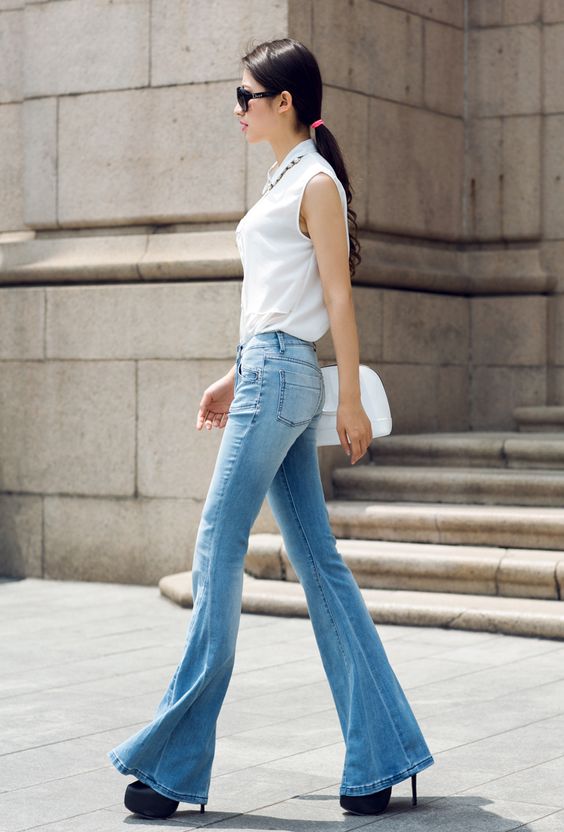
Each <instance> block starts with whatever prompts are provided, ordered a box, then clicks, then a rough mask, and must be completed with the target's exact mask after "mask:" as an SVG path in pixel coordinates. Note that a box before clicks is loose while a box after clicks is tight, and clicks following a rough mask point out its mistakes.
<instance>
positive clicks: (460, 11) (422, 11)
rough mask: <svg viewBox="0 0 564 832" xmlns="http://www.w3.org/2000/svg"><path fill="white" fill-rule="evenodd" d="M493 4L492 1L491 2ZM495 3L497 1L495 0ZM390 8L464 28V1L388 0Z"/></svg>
mask: <svg viewBox="0 0 564 832" xmlns="http://www.w3.org/2000/svg"><path fill="white" fill-rule="evenodd" d="M489 1H490V2H492V0H489ZM493 2H495V0H493ZM387 5H388V6H395V7H396V8H398V9H404V10H405V11H407V12H412V13H413V14H418V15H422V16H423V17H428V18H431V19H433V20H440V21H442V22H443V23H450V24H451V26H458V27H459V28H462V27H463V26H464V2H463V0H423V2H422V0H387Z"/></svg>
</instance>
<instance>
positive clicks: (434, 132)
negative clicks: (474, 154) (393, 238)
mask: <svg viewBox="0 0 564 832" xmlns="http://www.w3.org/2000/svg"><path fill="white" fill-rule="evenodd" d="M369 107H370V111H369V145H368V148H369V150H368V159H367V163H368V164H367V181H368V223H369V227H370V228H371V229H377V230H379V231H388V232H391V233H400V234H415V235H418V236H421V235H423V236H427V237H440V238H441V239H455V238H458V237H459V236H460V233H461V228H462V212H461V204H462V193H461V192H462V182H463V172H462V171H463V160H464V127H463V123H462V121H461V120H460V119H458V118H453V117H451V116H445V115H442V114H440V113H431V112H425V111H424V110H420V109H416V108H414V107H404V106H401V105H399V104H394V103H392V102H389V101H381V100H374V99H371V100H370V103H369ZM398 182H401V187H398Z"/></svg>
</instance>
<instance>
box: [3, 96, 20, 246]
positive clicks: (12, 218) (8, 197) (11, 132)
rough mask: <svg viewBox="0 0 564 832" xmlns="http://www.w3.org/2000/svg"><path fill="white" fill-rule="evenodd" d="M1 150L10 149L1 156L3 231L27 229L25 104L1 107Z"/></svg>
mask: <svg viewBox="0 0 564 832" xmlns="http://www.w3.org/2000/svg"><path fill="white" fill-rule="evenodd" d="M0 147H2V148H6V147H9V148H10V152H9V153H1V154H0V194H1V195H2V198H1V199H0V232H1V231H14V230H16V229H20V228H23V226H24V198H23V196H24V195H23V187H22V177H23V131H22V118H21V104H19V103H15V104H3V105H2V106H1V107H0Z"/></svg>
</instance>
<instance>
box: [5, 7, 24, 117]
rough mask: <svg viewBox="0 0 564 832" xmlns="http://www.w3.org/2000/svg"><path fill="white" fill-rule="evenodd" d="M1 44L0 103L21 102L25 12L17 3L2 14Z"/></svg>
mask: <svg viewBox="0 0 564 832" xmlns="http://www.w3.org/2000/svg"><path fill="white" fill-rule="evenodd" d="M2 11H4V9H3V7H2V5H0V12H2ZM8 11H10V12H11V13H10V14H8V13H7V12H8ZM0 44H2V48H1V49H0V104H5V103H7V102H10V101H18V102H19V101H21V99H22V98H23V81H22V61H23V54H24V53H23V13H22V12H20V11H18V10H17V9H16V7H15V4H13V5H12V7H11V8H9V9H8V10H7V11H6V13H5V14H1V15H0Z"/></svg>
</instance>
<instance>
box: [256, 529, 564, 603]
mask: <svg viewBox="0 0 564 832" xmlns="http://www.w3.org/2000/svg"><path fill="white" fill-rule="evenodd" d="M337 549H338V551H339V553H340V554H341V556H342V558H343V560H344V562H345V563H346V564H347V566H348V567H349V569H350V570H351V572H352V573H353V575H354V576H355V579H356V582H357V584H358V585H359V586H360V587H362V588H365V589H415V590H420V591H425V592H427V591H431V592H455V593H468V594H480V595H501V596H511V597H518V598H546V599H552V600H558V599H560V598H564V551H562V550H556V551H553V550H544V549H540V550H539V549H505V548H501V547H497V546H452V545H448V544H442V545H441V544H438V545H437V544H433V543H406V542H401V541H389V540H346V539H342V538H339V539H337ZM245 570H246V571H247V573H248V574H250V575H252V576H253V577H254V578H263V579H267V580H279V581H298V576H297V575H296V573H295V571H294V569H293V567H292V564H291V562H290V559H289V557H288V554H287V552H286V548H285V546H284V541H283V538H282V536H281V535H280V534H253V535H251V536H250V538H249V548H248V551H247V555H246V558H245Z"/></svg>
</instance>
